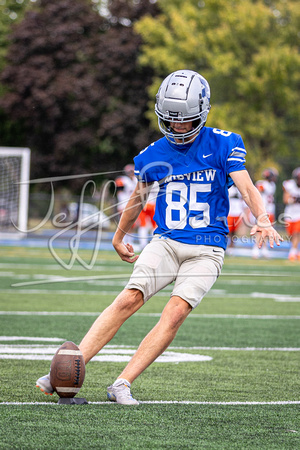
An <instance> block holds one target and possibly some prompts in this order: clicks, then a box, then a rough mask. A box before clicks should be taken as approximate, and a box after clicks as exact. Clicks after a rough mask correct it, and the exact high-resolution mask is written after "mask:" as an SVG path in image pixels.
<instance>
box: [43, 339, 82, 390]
mask: <svg viewBox="0 0 300 450" xmlns="http://www.w3.org/2000/svg"><path fill="white" fill-rule="evenodd" d="M84 377H85V364H84V359H83V356H82V353H81V351H80V350H79V348H78V347H77V345H76V344H74V342H71V341H67V342H65V343H64V344H63V345H62V346H61V347H59V349H58V350H57V352H56V353H55V355H54V357H53V359H52V362H51V369H50V383H51V385H52V387H53V389H54V390H55V391H56V392H57V394H58V395H59V397H64V398H72V397H75V395H76V394H78V392H79V390H80V388H81V386H82V385H83V381H84Z"/></svg>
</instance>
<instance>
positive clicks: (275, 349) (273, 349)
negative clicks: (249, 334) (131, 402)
mask: <svg viewBox="0 0 300 450" xmlns="http://www.w3.org/2000/svg"><path fill="white" fill-rule="evenodd" d="M168 348H169V349H172V350H184V349H189V350H208V351H210V350H222V351H223V350H225V351H227V350H229V351H231V350H233V351H243V352H257V351H259V352H299V351H300V348H299V347H168Z"/></svg>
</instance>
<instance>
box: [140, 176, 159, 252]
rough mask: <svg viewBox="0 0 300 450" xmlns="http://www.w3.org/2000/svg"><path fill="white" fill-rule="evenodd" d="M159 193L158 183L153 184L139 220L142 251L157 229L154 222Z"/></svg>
mask: <svg viewBox="0 0 300 450" xmlns="http://www.w3.org/2000/svg"><path fill="white" fill-rule="evenodd" d="M158 192H159V184H158V182H157V181H155V183H153V185H152V187H151V191H150V193H149V197H148V199H147V203H146V204H145V206H144V208H143V209H142V211H141V213H140V215H139V218H138V237H139V241H140V249H143V248H144V247H145V245H146V244H148V242H149V238H150V237H152V235H153V231H154V230H155V228H156V223H155V220H154V214H155V205H156V197H157V194H158Z"/></svg>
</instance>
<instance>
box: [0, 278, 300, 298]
mask: <svg viewBox="0 0 300 450" xmlns="http://www.w3.org/2000/svg"><path fill="white" fill-rule="evenodd" d="M52 281H54V282H55V283H57V282H58V281H77V279H76V278H73V279H72V280H71V279H67V280H65V279H62V280H52ZM82 281H86V282H87V283H89V282H90V280H88V279H86V280H82ZM44 283H49V280H45V281H42V284H44ZM29 284H30V285H33V284H40V283H39V282H33V283H29ZM29 284H27V285H29ZM21 285H22V286H25V285H26V283H19V284H13V285H11V286H12V288H11V289H0V293H2V294H14V293H18V294H37V295H40V294H43V295H49V294H50V295H53V293H55V294H60V295H84V296H88V295H99V296H102V295H113V296H114V297H115V296H117V295H119V293H120V291H108V290H105V291H104V290H100V289H99V291H94V290H93V291H89V290H86V291H83V290H72V289H70V290H56V289H53V290H49V289H15V287H17V286H21ZM226 295H228V292H227V291H226V290H222V289H215V290H213V289H212V290H211V291H210V292H208V293H207V295H206V297H207V298H223V297H224V296H226ZM229 295H230V297H231V298H240V299H256V298H266V299H271V300H274V301H275V302H297V303H298V302H300V297H299V296H292V295H282V294H270V293H265V292H251V293H249V294H231V293H230V294H229ZM155 296H156V297H169V296H170V291H169V290H166V291H165V292H164V291H161V292H159V293H157V294H155Z"/></svg>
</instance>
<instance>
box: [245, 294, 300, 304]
mask: <svg viewBox="0 0 300 450" xmlns="http://www.w3.org/2000/svg"><path fill="white" fill-rule="evenodd" d="M250 296H251V297H254V298H272V299H274V300H275V301H276V302H300V297H299V296H294V295H283V294H269V293H265V292H252V293H251V294H250Z"/></svg>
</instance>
